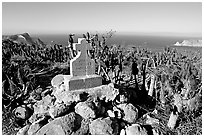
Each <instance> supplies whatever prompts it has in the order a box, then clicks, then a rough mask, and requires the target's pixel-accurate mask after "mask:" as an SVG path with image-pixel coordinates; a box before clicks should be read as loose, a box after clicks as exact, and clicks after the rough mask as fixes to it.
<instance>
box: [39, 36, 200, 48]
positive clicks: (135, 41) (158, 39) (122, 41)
mask: <svg viewBox="0 0 204 137" xmlns="http://www.w3.org/2000/svg"><path fill="white" fill-rule="evenodd" d="M36 37H39V38H40V39H41V40H42V41H43V42H45V43H46V44H51V43H57V44H62V45H63V46H67V45H68V38H69V36H68V34H58V35H56V34H49V35H36ZM79 37H83V36H82V34H76V35H75V37H74V42H77V39H78V38H79ZM99 37H100V35H99ZM189 39H202V38H197V37H176V36H149V35H122V34H114V35H113V36H112V37H111V38H109V39H108V40H107V45H114V44H116V45H122V46H125V47H127V46H131V45H134V46H135V47H141V48H147V49H150V50H152V51H156V52H159V51H162V50H163V49H164V47H166V46H170V47H174V48H177V49H183V48H184V49H190V50H195V51H200V52H201V50H202V48H201V47H178V46H174V44H175V43H176V42H182V41H183V40H189Z"/></svg>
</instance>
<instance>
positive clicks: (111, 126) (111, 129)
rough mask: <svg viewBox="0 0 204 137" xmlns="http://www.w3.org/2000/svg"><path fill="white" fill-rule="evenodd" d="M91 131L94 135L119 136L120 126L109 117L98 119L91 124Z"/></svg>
mask: <svg viewBox="0 0 204 137" xmlns="http://www.w3.org/2000/svg"><path fill="white" fill-rule="evenodd" d="M89 130H90V133H91V134H92V135H117V134H119V125H118V123H117V121H116V120H114V119H111V118H109V117H107V118H98V119H96V120H94V121H92V122H91V124H90V125H89Z"/></svg>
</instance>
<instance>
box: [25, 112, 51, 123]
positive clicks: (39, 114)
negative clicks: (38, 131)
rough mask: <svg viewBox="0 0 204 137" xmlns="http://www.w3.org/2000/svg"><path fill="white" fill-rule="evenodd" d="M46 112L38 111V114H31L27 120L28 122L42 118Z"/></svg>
mask: <svg viewBox="0 0 204 137" xmlns="http://www.w3.org/2000/svg"><path fill="white" fill-rule="evenodd" d="M47 115H48V113H38V114H33V115H32V116H31V117H30V118H29V119H28V120H29V122H30V123H34V122H36V121H38V120H39V119H44V118H45V117H46V116H47Z"/></svg>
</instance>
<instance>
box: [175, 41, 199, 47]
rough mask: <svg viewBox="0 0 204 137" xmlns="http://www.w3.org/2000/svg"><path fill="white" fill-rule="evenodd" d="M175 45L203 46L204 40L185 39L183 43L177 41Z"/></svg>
mask: <svg viewBox="0 0 204 137" xmlns="http://www.w3.org/2000/svg"><path fill="white" fill-rule="evenodd" d="M174 45H175V46H191V47H202V40H184V41H183V42H181V43H179V42H176V43H175V44H174Z"/></svg>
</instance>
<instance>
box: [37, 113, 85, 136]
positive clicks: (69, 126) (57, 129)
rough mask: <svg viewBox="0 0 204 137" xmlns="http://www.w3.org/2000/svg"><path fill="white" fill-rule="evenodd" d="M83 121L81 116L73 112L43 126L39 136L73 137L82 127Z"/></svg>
mask: <svg viewBox="0 0 204 137" xmlns="http://www.w3.org/2000/svg"><path fill="white" fill-rule="evenodd" d="M82 120H83V118H82V117H81V116H79V115H77V114H76V113H74V112H71V113H69V114H67V115H65V116H62V117H58V118H56V119H54V120H53V121H51V122H50V123H48V124H46V125H45V126H43V127H42V128H41V129H40V130H39V131H38V132H37V135H71V134H73V132H75V131H77V130H78V129H79V128H80V127H81V122H82Z"/></svg>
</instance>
